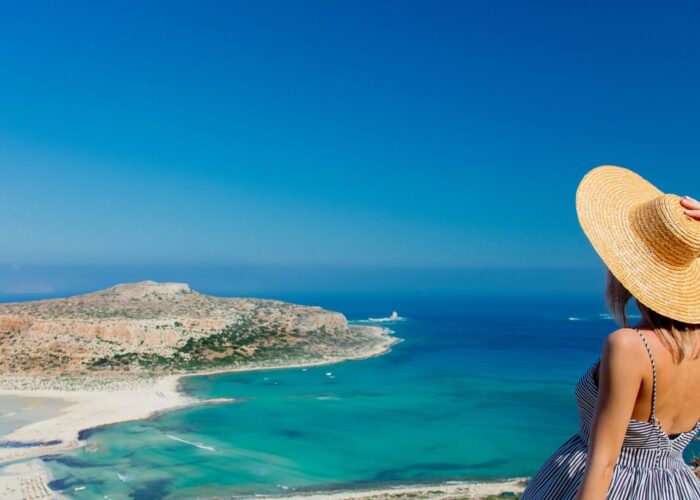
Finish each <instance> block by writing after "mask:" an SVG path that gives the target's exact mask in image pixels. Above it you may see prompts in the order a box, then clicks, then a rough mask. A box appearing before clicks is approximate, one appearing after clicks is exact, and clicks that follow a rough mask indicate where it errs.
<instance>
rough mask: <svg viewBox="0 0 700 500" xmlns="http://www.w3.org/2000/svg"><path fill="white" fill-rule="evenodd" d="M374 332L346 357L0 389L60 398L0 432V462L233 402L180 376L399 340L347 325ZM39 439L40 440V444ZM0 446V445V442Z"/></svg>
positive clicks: (375, 351) (375, 349)
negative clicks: (46, 410) (121, 381)
mask: <svg viewBox="0 0 700 500" xmlns="http://www.w3.org/2000/svg"><path fill="white" fill-rule="evenodd" d="M351 328H362V329H365V331H366V332H368V333H370V334H372V335H374V336H375V337H376V339H377V342H376V343H373V344H372V347H371V348H370V349H368V350H363V351H358V352H357V353H353V354H352V355H349V356H343V357H337V358H333V357H330V358H326V359H324V360H321V361H316V362H306V363H304V362H300V363H287V364H284V365H274V366H246V367H236V368H228V369H226V368H225V369H220V370H206V371H197V372H191V373H182V374H176V375H166V376H163V377H160V378H155V379H150V380H149V379H139V378H134V379H133V380H132V382H131V383H130V384H126V387H120V388H118V389H116V390H115V389H111V388H109V384H107V388H105V389H100V388H99V387H98V389H96V390H95V389H90V390H69V389H41V388H39V389H0V397H2V396H20V397H26V398H53V399H58V400H61V401H63V402H65V403H66V406H65V407H64V408H62V409H61V410H60V411H59V413H58V415H57V416H54V417H52V418H48V419H44V420H38V421H35V422H33V423H31V424H28V425H25V426H23V427H21V428H19V429H15V430H14V431H12V432H10V433H9V434H6V435H4V436H1V437H0V466H1V465H2V464H4V463H8V462H14V461H18V460H26V459H29V458H34V457H38V456H41V455H46V454H49V453H57V452H61V451H66V450H71V449H75V448H79V447H81V446H83V444H84V442H83V441H81V439H80V435H81V433H83V432H84V431H88V430H91V429H96V428H99V427H105V426H108V425H112V424H117V423H123V422H128V421H133V420H143V419H147V418H151V417H153V416H156V415H158V414H161V413H164V412H167V411H172V410H178V409H183V408H187V407H190V406H198V405H204V404H228V403H235V402H236V401H237V399H235V398H218V399H201V398H196V397H192V396H189V395H187V394H185V393H184V392H182V391H181V389H180V381H181V380H182V379H183V378H186V377H199V376H207V375H221V374H226V373H239V372H250V371H262V370H285V369H291V368H305V367H313V366H322V365H328V364H336V363H340V362H343V361H351V360H360V359H367V358H371V357H375V356H380V355H382V354H384V353H386V352H388V351H389V350H390V349H391V346H393V345H394V344H396V343H398V342H400V341H401V340H400V339H399V338H397V337H393V336H392V335H391V334H390V331H389V330H388V329H387V328H383V327H378V326H359V325H351ZM42 443H45V444H42ZM3 445H4V446H3Z"/></svg>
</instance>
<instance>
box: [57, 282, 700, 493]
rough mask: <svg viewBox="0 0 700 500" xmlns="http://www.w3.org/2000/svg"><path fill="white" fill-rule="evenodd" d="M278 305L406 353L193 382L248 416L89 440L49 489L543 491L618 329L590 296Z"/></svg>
mask: <svg viewBox="0 0 700 500" xmlns="http://www.w3.org/2000/svg"><path fill="white" fill-rule="evenodd" d="M273 298H279V299H283V300H288V301H292V302H297V303H304V304H314V305H320V306H322V307H325V308H327V309H332V310H335V311H340V312H342V313H344V314H345V315H346V317H347V318H348V319H349V320H350V321H352V322H353V323H357V324H365V325H372V324H374V325H378V326H383V327H386V328H389V329H390V330H391V331H392V332H393V335H395V336H396V337H399V338H400V339H401V342H400V343H398V344H396V345H394V346H393V347H392V349H391V351H390V352H388V353H386V354H384V355H382V356H378V357H374V358H370V359H365V360H358V361H347V362H343V363H338V364H333V365H326V366H318V367H309V368H294V369H281V370H267V371H255V372H248V373H236V374H223V375H214V376H195V377H189V378H186V379H183V389H184V390H185V391H186V392H188V393H190V394H192V395H194V396H198V397H203V398H220V397H225V398H240V401H239V402H237V403H234V404H224V405H212V406H200V407H194V408H188V409H184V410H179V411H172V412H168V413H164V414H161V415H158V416H156V417H154V418H151V419H148V420H142V421H137V422H129V423H123V424H116V425H111V426H107V427H104V428H100V429H95V430H91V431H89V432H86V433H85V434H84V437H85V438H86V440H87V445H86V446H85V447H84V448H81V449H79V450H74V451H71V452H68V453H64V454H60V455H52V456H47V457H43V460H44V462H45V464H46V465H47V467H48V468H49V469H50V470H51V473H52V475H53V477H54V479H53V481H52V482H51V483H50V487H51V488H52V489H54V490H56V491H59V492H60V493H62V494H64V495H66V496H68V497H70V498H104V499H118V498H134V499H158V498H168V499H176V498H214V497H217V498H230V497H250V496H256V495H291V494H294V493H306V492H324V491H332V490H341V489H360V488H362V489H364V488H370V487H393V486H399V485H416V484H424V483H429V484H438V483H449V482H454V481H465V480H499V479H504V478H512V477H521V476H531V475H532V474H534V473H535V472H536V471H537V469H538V467H539V466H540V465H541V464H542V463H543V461H544V460H546V459H547V457H548V456H550V454H551V453H552V452H553V451H554V450H555V449H556V448H557V447H558V446H559V445H560V444H562V443H563V442H564V441H565V440H566V439H568V438H569V437H570V436H571V435H572V434H574V433H575V432H576V431H577V427H578V421H577V413H576V403H575V399H574V385H575V383H576V381H577V380H578V378H579V377H580V376H581V374H582V373H583V372H584V371H585V370H586V369H587V368H588V367H589V366H590V365H591V364H592V363H593V362H595V360H596V359H597V358H598V356H599V353H600V348H601V344H602V342H603V340H604V338H605V336H606V335H607V334H608V333H609V332H611V331H612V330H614V329H615V328H616V325H615V323H614V322H613V321H612V319H611V318H610V316H609V315H608V314H607V313H606V310H605V307H604V305H603V302H602V300H601V298H600V297H594V296H591V297H588V296H576V297H562V296H553V297H546V296H536V297H535V296H529V295H525V294H523V296H520V297H496V296H492V297H476V296H464V297H462V296H439V295H435V294H418V295H411V294H408V293H406V294H400V293H395V294H344V295H343V294H330V293H325V294H318V295H313V294H297V295H288V296H278V297H273ZM393 311H397V313H398V316H399V318H398V319H396V320H394V321H387V320H386V319H388V317H389V316H390V314H391V313H392V312H393ZM369 318H373V319H369ZM691 455H700V447H698V446H697V445H696V444H693V445H692V446H691V447H690V448H689V449H688V450H687V456H686V458H687V459H690V457H691Z"/></svg>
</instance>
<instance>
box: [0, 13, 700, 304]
mask: <svg viewBox="0 0 700 500" xmlns="http://www.w3.org/2000/svg"><path fill="white" fill-rule="evenodd" d="M699 17H700V7H698V6H697V4H693V3H692V2H687V3H680V2H678V3H676V2H671V3H665V4H664V5H663V6H662V5H661V4H659V3H658V2H654V3H652V2H595V1H594V2H557V1H551V2H543V1H531V2H521V1H493V0H487V1H467V0H464V1H427V0H426V1H410V0H401V1H376V0H372V1H363V0H334V1H331V2H329V1H312V0H304V1H301V2H289V1H274V0H269V1H265V2H259V1H221V2H207V1H201V2H177V1H168V2H148V1H142V2H108V1H105V2H79V1H75V2H62V3H59V2H49V1H47V2H32V1H27V2H0V72H1V74H0V180H1V181H2V185H1V191H0V211H1V212H2V214H3V216H2V217H1V218H0V234H2V243H3V244H2V245H0V292H1V291H2V289H3V280H4V282H5V283H6V284H7V283H9V282H10V281H11V280H9V281H8V279H7V278H4V277H6V276H8V275H11V274H12V273H13V272H15V273H16V272H19V271H20V270H26V269H34V270H36V269H45V268H47V267H52V266H53V267H62V268H64V269H68V268H75V267H76V266H78V267H79V266H83V267H86V268H92V267H95V266H96V267H101V268H103V269H105V268H112V269H116V268H129V269H131V270H132V271H133V270H134V269H155V268H156V267H158V266H160V267H162V268H167V269H171V270H173V269H178V268H181V269H185V268H190V269H194V268H198V267H200V268H201V267H206V268H207V269H217V268H220V269H224V268H245V267H247V268H265V269H275V268H299V269H302V268H303V269H314V268H317V269H339V268H342V269H379V270H389V269H413V270H417V272H422V270H426V269H443V270H450V269H456V270H465V269H472V270H474V269H476V270H479V269H494V268H512V269H525V270H527V269H538V268H561V269H580V268H591V267H595V266H599V263H598V259H597V257H596V255H595V253H594V252H593V250H592V249H591V247H590V246H589V244H588V243H587V241H586V240H585V237H584V236H583V234H582V232H581V230H580V228H579V226H578V223H577V219H576V213H575V207H574V195H575V190H576V186H577V184H578V182H579V180H580V179H581V177H582V176H583V175H584V174H585V172H586V171H587V170H589V169H590V168H592V167H595V166H597V165H601V164H616V165H621V166H625V167H628V168H631V169H633V170H635V171H637V172H638V173H640V174H641V175H643V176H644V177H646V178H648V179H649V180H650V181H652V182H653V183H655V184H656V185H657V186H658V187H659V188H660V189H662V190H663V191H667V192H676V193H678V194H681V195H684V194H690V195H693V194H695V195H696V196H700V171H699V170H698V162H697V159H698V156H699V155H698V149H697V138H698V136H699V134H698V133H699V132H700V121H699V119H698V117H699V116H700V94H699V93H698V92H697V89H698V88H700V64H698V60H700V58H699V56H700V31H698V30H697V29H696V27H697V23H698V20H699ZM91 266H92V267H91ZM132 271H130V273H131V274H129V276H132V275H134V276H135V275H137V274H138V273H135V272H132ZM32 272H34V271H32ZM142 274H145V275H147V274H149V273H142ZM173 274H175V275H176V274H177V273H173V272H171V273H170V274H169V275H168V276H172V275H173ZM175 277H177V276H175ZM20 281H21V280H20ZM17 283H19V284H18V285H12V286H10V285H7V286H5V291H8V290H9V291H11V289H12V287H15V290H17V289H19V288H17V286H19V287H20V288H21V286H23V285H22V283H20V282H17ZM31 283H34V285H31V284H30V285H31V286H30V287H29V288H32V287H34V288H33V290H34V291H37V290H38V289H41V286H43V285H41V283H42V281H41V280H40V279H38V278H37V280H35V281H32V282H31ZM8 286H9V288H8ZM46 286H47V287H48V288H51V287H52V285H50V284H49V285H46Z"/></svg>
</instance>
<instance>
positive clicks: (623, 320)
mask: <svg viewBox="0 0 700 500" xmlns="http://www.w3.org/2000/svg"><path fill="white" fill-rule="evenodd" d="M631 298H632V294H631V293H630V292H629V290H627V289H626V288H625V286H624V285H623V284H622V283H620V281H619V280H618V279H617V278H616V277H615V275H613V273H611V272H610V270H608V285H607V288H606V290H605V301H606V302H607V304H608V307H609V308H610V312H611V313H612V315H613V317H614V318H615V320H617V322H618V323H620V324H621V325H622V326H624V327H625V328H627V327H629V321H628V320H627V314H626V312H625V306H626V305H627V303H628V302H629V300H630V299H631ZM635 302H636V303H637V308H638V309H639V312H641V313H642V317H643V318H644V319H645V320H646V321H647V323H649V325H651V327H652V328H653V329H654V331H655V332H656V335H657V336H658V337H659V340H661V343H662V344H663V345H664V346H666V348H667V349H668V350H669V351H671V354H672V355H673V359H674V361H676V362H677V363H679V362H681V361H683V359H685V358H686V357H691V358H696V357H698V353H697V352H696V350H695V336H694V335H689V333H691V332H693V331H695V330H698V329H700V325H697V324H692V323H684V322H683V321H677V320H675V319H671V318H668V317H666V316H663V315H662V314H659V313H657V312H656V311H652V310H651V309H649V308H648V307H647V306H645V305H644V304H642V303H641V302H639V300H637V299H635Z"/></svg>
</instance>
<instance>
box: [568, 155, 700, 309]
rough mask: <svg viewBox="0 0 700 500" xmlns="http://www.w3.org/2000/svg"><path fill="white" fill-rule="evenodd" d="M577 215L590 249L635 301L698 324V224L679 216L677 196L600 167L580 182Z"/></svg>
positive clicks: (621, 171) (611, 168) (619, 171)
mask: <svg viewBox="0 0 700 500" xmlns="http://www.w3.org/2000/svg"><path fill="white" fill-rule="evenodd" d="M576 211H577V212H578V219H579V222H580V224H581V227H582V228H583V232H584V233H586V236H587V237H588V240H589V241H590V242H591V244H592V245H593V248H595V250H596V252H598V255H600V258H601V259H603V262H604V263H605V264H606V265H607V267H608V269H609V270H610V272H612V274H613V275H614V276H615V277H616V278H617V279H618V280H619V281H620V283H622V284H623V285H624V286H625V288H627V290H629V292H630V293H631V294H632V295H633V296H634V297H636V298H637V300H639V301H640V302H641V303H642V304H644V305H645V306H647V307H648V308H650V309H651V310H653V311H655V312H657V313H659V314H662V315H664V316H667V317H669V318H671V319H675V320H678V321H683V322H686V323H700V259H699V257H700V222H699V221H697V220H695V219H693V218H692V217H690V216H688V215H687V214H685V213H684V212H683V207H682V206H681V204H680V197H679V196H677V195H675V194H664V193H662V192H661V191H660V190H659V189H657V188H656V187H654V186H653V185H652V184H651V183H649V182H648V181H646V180H645V179H643V178H642V177H640V176H639V175H637V174H635V173H634V172H632V171H631V170H627V169H626V168H621V167H615V166H610V165H605V166H602V167H597V168H594V169H593V170H591V171H590V172H588V173H587V174H586V175H585V177H584V178H583V180H582V181H581V184H580V185H579V187H578V190H577V192H576Z"/></svg>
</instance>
